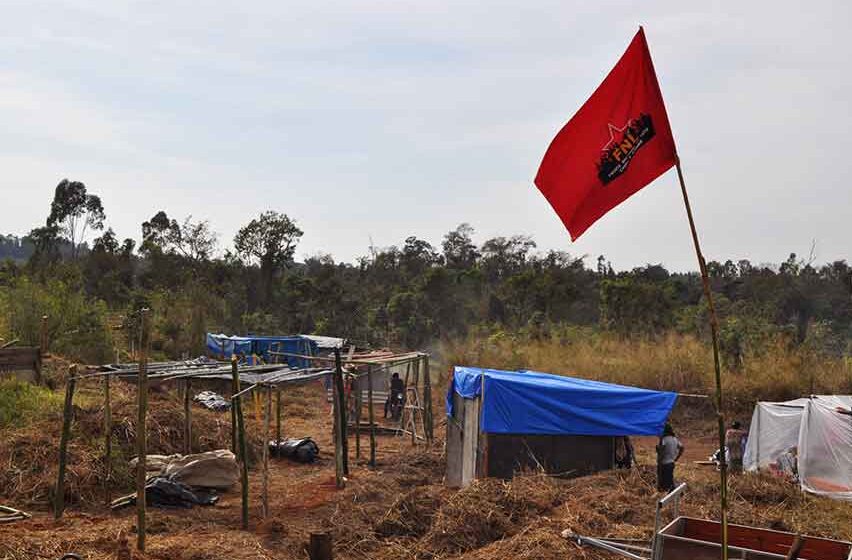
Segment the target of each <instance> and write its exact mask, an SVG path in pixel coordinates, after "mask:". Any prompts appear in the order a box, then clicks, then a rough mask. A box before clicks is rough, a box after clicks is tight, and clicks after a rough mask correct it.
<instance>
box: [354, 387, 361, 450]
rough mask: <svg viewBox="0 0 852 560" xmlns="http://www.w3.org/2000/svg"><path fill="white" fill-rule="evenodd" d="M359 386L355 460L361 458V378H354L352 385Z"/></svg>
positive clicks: (356, 398) (356, 407)
mask: <svg viewBox="0 0 852 560" xmlns="http://www.w3.org/2000/svg"><path fill="white" fill-rule="evenodd" d="M356 384H357V386H358V392H356V393H355V395H354V397H355V460H356V461H357V460H359V459H361V380H360V379H353V380H352V387H353V388H354V387H355V385H356Z"/></svg>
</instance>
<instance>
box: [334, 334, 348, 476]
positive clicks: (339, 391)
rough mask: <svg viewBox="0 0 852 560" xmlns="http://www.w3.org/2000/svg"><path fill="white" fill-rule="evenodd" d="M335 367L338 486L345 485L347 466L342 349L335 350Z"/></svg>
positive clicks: (335, 465) (335, 467)
mask: <svg viewBox="0 0 852 560" xmlns="http://www.w3.org/2000/svg"><path fill="white" fill-rule="evenodd" d="M334 358H335V368H334V380H333V383H332V397H333V398H332V413H333V415H334V480H335V485H336V486H337V488H343V487H344V484H345V482H344V476H345V474H346V473H345V468H344V461H343V453H344V449H343V437H344V436H343V434H344V432H343V429H344V427H345V424H344V422H342V421H341V417H342V416H341V412H340V410H341V408H345V406H343V405H342V404H341V402H342V401H343V373H342V369H341V367H340V350H338V349H336V348H335V350H334Z"/></svg>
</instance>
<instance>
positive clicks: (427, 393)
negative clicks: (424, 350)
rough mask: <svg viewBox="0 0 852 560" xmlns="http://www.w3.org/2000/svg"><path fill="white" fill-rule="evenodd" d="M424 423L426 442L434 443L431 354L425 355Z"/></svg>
mask: <svg viewBox="0 0 852 560" xmlns="http://www.w3.org/2000/svg"><path fill="white" fill-rule="evenodd" d="M423 399H424V402H423V423H424V424H425V426H424V427H425V429H426V441H428V442H429V443H432V440H433V439H434V438H435V433H434V428H435V425H434V423H433V422H434V420H433V418H432V377H431V375H430V371H429V354H423Z"/></svg>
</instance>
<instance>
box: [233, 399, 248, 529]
mask: <svg viewBox="0 0 852 560" xmlns="http://www.w3.org/2000/svg"><path fill="white" fill-rule="evenodd" d="M231 407H232V408H234V407H236V409H237V433H238V436H239V437H238V439H239V446H240V453H239V461H240V483H241V490H242V527H243V531H248V528H249V481H248V450H247V449H246V427H245V421H244V420H243V398H242V396H240V397H237V398H235V399H234V400H233V401H232V402H231Z"/></svg>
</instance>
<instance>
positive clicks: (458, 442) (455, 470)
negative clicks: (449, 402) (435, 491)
mask: <svg viewBox="0 0 852 560" xmlns="http://www.w3.org/2000/svg"><path fill="white" fill-rule="evenodd" d="M452 398H453V415H452V416H451V417H448V418H447V478H446V481H447V486H449V487H450V488H459V487H461V486H462V462H463V450H462V445H463V441H464V433H463V431H462V426H463V425H464V418H465V416H464V414H465V406H464V399H463V398H462V397H461V395H459V394H458V393H456V392H455V391H454V392H453V397H452Z"/></svg>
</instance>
